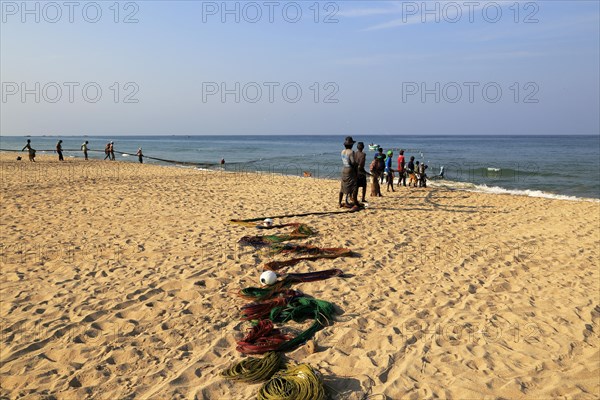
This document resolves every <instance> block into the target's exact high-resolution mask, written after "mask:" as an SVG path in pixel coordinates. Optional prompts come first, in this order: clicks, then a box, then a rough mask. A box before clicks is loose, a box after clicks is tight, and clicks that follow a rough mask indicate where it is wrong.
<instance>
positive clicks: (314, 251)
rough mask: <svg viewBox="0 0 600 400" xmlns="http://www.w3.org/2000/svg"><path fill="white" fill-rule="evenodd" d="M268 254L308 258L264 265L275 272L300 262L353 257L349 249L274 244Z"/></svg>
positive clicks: (270, 262) (297, 258) (271, 262)
mask: <svg viewBox="0 0 600 400" xmlns="http://www.w3.org/2000/svg"><path fill="white" fill-rule="evenodd" d="M269 252H270V253H271V254H290V253H296V254H306V255H309V257H296V258H291V259H289V260H282V261H269V262H267V263H265V265H264V268H265V269H268V270H271V271H277V270H280V269H281V268H283V267H291V266H293V265H296V264H298V263H300V262H302V261H316V260H319V259H321V258H329V259H332V258H338V257H352V256H354V252H353V251H352V250H350V249H345V248H342V247H317V246H311V245H303V244H291V243H286V244H283V245H282V244H274V245H272V246H271V247H270V249H269Z"/></svg>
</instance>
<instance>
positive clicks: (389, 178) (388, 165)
mask: <svg viewBox="0 0 600 400" xmlns="http://www.w3.org/2000/svg"><path fill="white" fill-rule="evenodd" d="M393 155H394V152H393V151H392V150H389V151H388V152H387V158H386V159H385V173H386V174H387V175H386V182H387V190H386V191H388V192H389V191H390V187H391V188H392V192H394V191H395V190H394V170H393V169H392V157H393Z"/></svg>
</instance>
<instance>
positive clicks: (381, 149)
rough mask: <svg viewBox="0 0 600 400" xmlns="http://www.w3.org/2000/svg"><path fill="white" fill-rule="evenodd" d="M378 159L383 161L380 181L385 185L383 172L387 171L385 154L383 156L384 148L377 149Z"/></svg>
mask: <svg viewBox="0 0 600 400" xmlns="http://www.w3.org/2000/svg"><path fill="white" fill-rule="evenodd" d="M377 159H379V161H381V163H380V164H379V168H380V170H379V179H380V180H381V184H383V178H384V176H385V175H384V174H383V171H384V170H385V154H383V147H381V146H379V148H378V149H377Z"/></svg>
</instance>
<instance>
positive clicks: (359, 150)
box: [354, 142, 368, 203]
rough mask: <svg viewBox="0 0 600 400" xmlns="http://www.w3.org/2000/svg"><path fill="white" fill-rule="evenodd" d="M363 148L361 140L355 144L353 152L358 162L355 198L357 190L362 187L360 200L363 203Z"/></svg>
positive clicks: (365, 158)
mask: <svg viewBox="0 0 600 400" xmlns="http://www.w3.org/2000/svg"><path fill="white" fill-rule="evenodd" d="M364 148H365V144H364V143H363V142H358V144H357V145H356V152H355V153H354V159H355V160H356V164H358V170H357V180H356V190H357V193H356V198H358V190H359V189H360V188H362V200H361V201H362V202H363V203H364V202H365V201H366V200H365V194H366V191H367V175H368V173H367V171H365V162H366V161H367V154H366V153H365V152H364V151H363V149H364Z"/></svg>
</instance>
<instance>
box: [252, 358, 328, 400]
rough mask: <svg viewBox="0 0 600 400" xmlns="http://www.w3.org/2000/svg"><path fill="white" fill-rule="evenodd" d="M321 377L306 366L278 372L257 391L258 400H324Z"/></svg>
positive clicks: (301, 365)
mask: <svg viewBox="0 0 600 400" xmlns="http://www.w3.org/2000/svg"><path fill="white" fill-rule="evenodd" d="M325 398H326V392H325V386H324V385H323V379H322V378H321V375H320V374H319V373H318V372H317V371H316V370H315V369H313V368H312V367H311V366H310V365H308V364H300V365H296V366H292V367H289V368H288V369H287V370H285V371H279V372H277V373H275V375H273V377H272V378H271V379H270V380H268V381H267V382H265V383H264V384H263V386H262V387H261V388H260V390H259V391H258V395H257V399H258V400H325Z"/></svg>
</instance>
